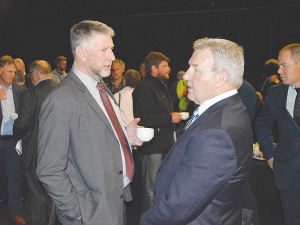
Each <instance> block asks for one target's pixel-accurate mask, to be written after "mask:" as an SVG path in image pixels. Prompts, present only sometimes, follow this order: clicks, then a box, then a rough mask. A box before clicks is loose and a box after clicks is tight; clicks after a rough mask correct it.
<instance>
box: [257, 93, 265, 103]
mask: <svg viewBox="0 0 300 225" xmlns="http://www.w3.org/2000/svg"><path fill="white" fill-rule="evenodd" d="M256 94H257V98H258V100H259V101H260V102H261V104H264V100H263V96H262V95H261V93H260V92H258V91H257V92H256Z"/></svg>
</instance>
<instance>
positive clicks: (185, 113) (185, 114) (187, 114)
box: [180, 112, 190, 120]
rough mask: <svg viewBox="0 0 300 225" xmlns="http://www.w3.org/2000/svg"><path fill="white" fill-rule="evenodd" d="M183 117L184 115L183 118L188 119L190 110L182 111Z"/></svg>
mask: <svg viewBox="0 0 300 225" xmlns="http://www.w3.org/2000/svg"><path fill="white" fill-rule="evenodd" d="M180 114H181V117H182V120H187V119H188V118H189V116H190V114H189V113H188V112H181V113H180Z"/></svg>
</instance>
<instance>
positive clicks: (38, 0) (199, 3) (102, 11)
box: [0, 0, 299, 25]
mask: <svg viewBox="0 0 300 225" xmlns="http://www.w3.org/2000/svg"><path fill="white" fill-rule="evenodd" d="M290 4H299V0H285V1H282V0H186V1H182V0H150V1H149V0H147V1H146V0H127V1H126V0H109V1H103V0H1V1H0V25H14V24H18V25H20V24H27V23H47V22H58V21H72V20H82V19H97V18H106V17H120V16H121V17H122V16H131V15H145V14H157V13H158V14H163V13H179V12H192V11H203V10H205V11H209V10H219V9H233V8H252V7H272V6H281V5H290Z"/></svg>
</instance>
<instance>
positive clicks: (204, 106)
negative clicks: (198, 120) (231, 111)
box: [194, 89, 238, 115]
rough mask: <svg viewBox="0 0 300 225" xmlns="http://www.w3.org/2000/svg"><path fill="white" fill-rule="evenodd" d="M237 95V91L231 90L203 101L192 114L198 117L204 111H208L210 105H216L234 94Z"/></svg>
mask: <svg viewBox="0 0 300 225" xmlns="http://www.w3.org/2000/svg"><path fill="white" fill-rule="evenodd" d="M236 93H238V92H237V89H233V90H230V91H227V92H224V93H222V94H220V95H218V96H216V97H214V98H211V99H208V100H206V101H204V102H203V103H202V104H201V105H200V106H199V107H198V108H197V109H196V110H195V112H194V114H196V113H198V114H199V115H201V114H202V113H203V112H204V111H205V110H206V109H208V108H209V107H211V106H212V105H214V104H216V103H217V102H219V101H221V100H223V99H225V98H228V97H230V96H232V95H234V94H236Z"/></svg>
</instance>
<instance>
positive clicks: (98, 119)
mask: <svg viewBox="0 0 300 225" xmlns="http://www.w3.org/2000/svg"><path fill="white" fill-rule="evenodd" d="M113 36H114V31H113V29H112V28H110V27H108V26H107V25H105V24H103V23H100V22H97V21H82V22H80V23H78V24H76V25H74V26H73V27H72V29H71V48H72V53H73V56H74V64H73V67H72V69H71V71H70V72H69V74H68V76H67V77H66V78H65V79H64V80H63V81H62V82H61V83H60V84H59V85H58V86H57V87H56V88H55V89H54V90H53V91H52V92H51V93H50V95H49V96H48V97H47V98H46V99H45V101H44V103H43V104H42V107H41V113H40V131H39V143H38V160H37V176H38V178H39V179H40V181H41V182H42V183H43V185H44V187H45V188H46V190H47V192H48V194H49V195H50V197H51V198H52V201H53V202H54V205H55V210H56V214H57V216H58V219H59V220H60V222H61V223H62V224H63V225H68V224H72V225H75V224H84V225H96V224H105V225H110V224H111V225H116V224H123V205H124V200H125V201H127V200H130V198H131V195H130V188H129V183H130V181H131V180H132V176H133V172H134V167H133V164H132V161H133V160H132V156H131V148H130V145H129V143H130V144H131V145H142V142H140V141H139V140H138V139H137V138H136V136H135V132H136V128H137V127H138V125H137V123H138V122H139V119H135V120H134V121H132V122H131V123H130V124H129V125H128V127H127V128H126V130H125V128H124V126H123V124H122V120H121V116H120V112H119V109H118V106H117V104H116V101H115V99H114V97H113V95H112V93H111V92H110V91H109V89H108V88H107V87H106V86H105V84H104V83H103V81H102V78H103V77H107V76H109V74H110V70H111V64H112V61H114V60H115V56H114V53H113V51H112V49H113V47H114V44H113V41H112V37H113Z"/></svg>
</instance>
